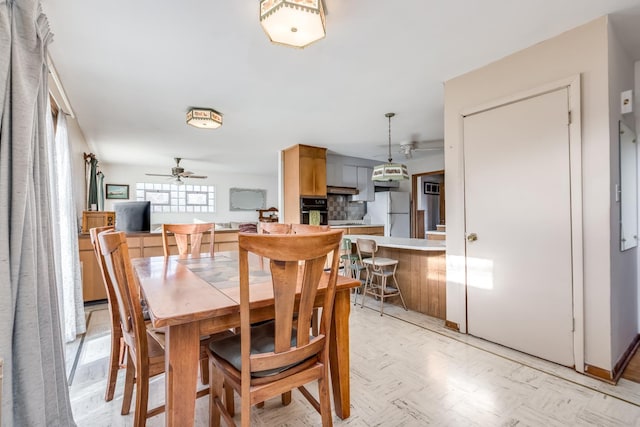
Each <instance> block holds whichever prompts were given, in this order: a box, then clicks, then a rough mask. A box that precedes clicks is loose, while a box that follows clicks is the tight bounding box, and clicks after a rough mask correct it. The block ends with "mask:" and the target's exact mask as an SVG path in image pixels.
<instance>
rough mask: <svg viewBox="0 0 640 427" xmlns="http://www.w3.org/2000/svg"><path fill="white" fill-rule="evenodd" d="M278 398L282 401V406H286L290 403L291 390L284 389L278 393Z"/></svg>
mask: <svg viewBox="0 0 640 427" xmlns="http://www.w3.org/2000/svg"><path fill="white" fill-rule="evenodd" d="M280 400H281V401H282V406H287V405H288V404H290V403H291V390H289V391H286V392H284V393H282V395H280Z"/></svg>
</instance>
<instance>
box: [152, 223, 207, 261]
mask: <svg viewBox="0 0 640 427" xmlns="http://www.w3.org/2000/svg"><path fill="white" fill-rule="evenodd" d="M168 233H173V236H174V237H175V239H176V244H177V245H178V255H186V254H189V253H190V254H199V253H201V252H202V250H201V248H202V237H203V236H204V235H205V234H207V233H209V234H210V236H209V254H211V255H213V252H214V240H215V224H214V223H212V222H206V223H201V224H162V247H163V248H164V256H169V255H171V254H170V253H169V235H168Z"/></svg>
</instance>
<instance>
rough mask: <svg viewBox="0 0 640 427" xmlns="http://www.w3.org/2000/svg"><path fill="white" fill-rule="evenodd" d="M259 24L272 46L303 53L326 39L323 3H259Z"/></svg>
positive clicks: (288, 0) (302, 0)
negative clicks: (314, 43) (280, 46)
mask: <svg viewBox="0 0 640 427" xmlns="http://www.w3.org/2000/svg"><path fill="white" fill-rule="evenodd" d="M260 24H261V25H262V28H263V29H264V31H265V33H267V36H269V39H270V40H271V41H272V42H273V43H277V44H282V45H286V46H292V47H297V48H300V49H302V48H304V47H306V46H309V45H310V44H311V43H313V42H315V41H318V40H320V39H322V38H324V37H325V35H326V30H325V19H324V8H323V6H322V0H260Z"/></svg>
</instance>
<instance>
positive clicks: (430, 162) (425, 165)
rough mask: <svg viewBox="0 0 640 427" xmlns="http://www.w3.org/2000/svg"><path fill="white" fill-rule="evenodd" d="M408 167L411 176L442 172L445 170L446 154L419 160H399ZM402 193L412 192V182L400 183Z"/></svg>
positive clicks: (430, 155) (436, 154)
mask: <svg viewBox="0 0 640 427" xmlns="http://www.w3.org/2000/svg"><path fill="white" fill-rule="evenodd" d="M398 161H403V162H404V163H405V164H406V165H407V170H408V171H409V176H411V175H415V174H417V173H426V172H435V171H441V170H443V169H444V168H445V165H444V152H442V153H433V154H429V155H427V156H425V157H421V158H418V159H406V160H398ZM400 191H409V192H410V191H411V180H410V179H409V180H407V181H402V182H400Z"/></svg>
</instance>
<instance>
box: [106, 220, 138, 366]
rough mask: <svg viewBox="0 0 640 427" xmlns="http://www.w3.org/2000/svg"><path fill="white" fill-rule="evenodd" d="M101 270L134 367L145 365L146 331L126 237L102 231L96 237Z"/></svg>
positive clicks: (122, 233)
mask: <svg viewBox="0 0 640 427" xmlns="http://www.w3.org/2000/svg"><path fill="white" fill-rule="evenodd" d="M98 241H99V243H100V251H101V253H102V256H103V258H104V266H105V271H106V272H107V275H108V276H109V279H110V280H111V283H113V290H114V294H115V296H116V299H117V301H118V308H119V313H120V325H121V326H122V332H123V337H124V339H125V341H126V342H127V344H128V345H129V348H131V349H132V350H133V352H134V353H135V354H134V355H133V356H134V357H135V359H136V364H137V365H136V366H142V365H141V364H142V363H148V358H149V356H148V354H149V349H148V343H147V330H146V326H145V323H144V318H143V315H142V305H141V304H140V294H139V291H138V289H139V287H138V282H137V280H136V278H135V275H134V272H133V266H132V265H131V258H130V257H129V246H128V245H127V237H126V234H125V233H124V232H122V231H119V232H115V231H114V232H109V231H103V232H102V233H100V234H98Z"/></svg>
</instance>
